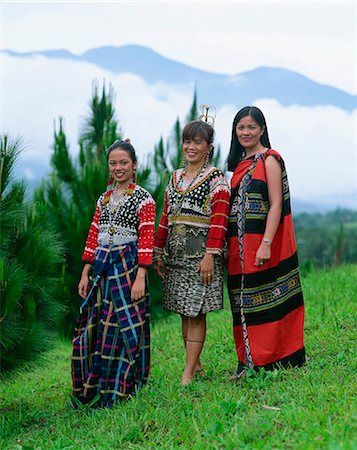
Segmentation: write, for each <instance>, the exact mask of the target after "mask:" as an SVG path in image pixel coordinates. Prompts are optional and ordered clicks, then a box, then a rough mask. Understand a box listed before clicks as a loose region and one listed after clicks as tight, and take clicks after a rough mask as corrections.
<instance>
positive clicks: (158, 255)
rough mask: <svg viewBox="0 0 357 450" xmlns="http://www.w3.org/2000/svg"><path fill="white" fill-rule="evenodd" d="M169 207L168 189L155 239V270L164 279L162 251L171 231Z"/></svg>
mask: <svg viewBox="0 0 357 450" xmlns="http://www.w3.org/2000/svg"><path fill="white" fill-rule="evenodd" d="M168 207H169V198H168V192H167V190H166V193H165V200H164V210H163V211H162V215H161V219H160V223H159V226H158V229H157V232H156V237H155V241H154V262H155V271H156V273H157V276H158V277H159V278H160V279H161V280H162V279H163V278H164V261H163V260H162V253H163V250H164V247H165V245H166V240H167V235H168V231H169V227H168V218H167V213H168Z"/></svg>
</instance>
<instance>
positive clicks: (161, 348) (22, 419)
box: [0, 266, 357, 449]
mask: <svg viewBox="0 0 357 450" xmlns="http://www.w3.org/2000/svg"><path fill="white" fill-rule="evenodd" d="M303 284H304V294H305V304H306V349H307V355H308V362H307V364H306V365H305V366H304V367H303V368H300V369H291V370H281V371H273V372H262V373H260V374H259V375H257V376H251V377H249V378H247V379H246V380H245V381H243V382H242V383H240V384H239V385H235V384H234V383H233V382H230V381H229V380H228V376H229V374H230V373H232V372H233V370H234V369H235V366H236V357H235V353H234V346H233V339H232V329H231V316H230V311H229V310H228V309H226V310H225V311H221V312H217V313H211V314H209V315H208V336H207V342H206V345H205V348H204V351H203V355H202V361H203V363H204V366H205V369H206V372H207V375H206V377H205V378H201V379H199V380H196V381H194V382H193V383H192V384H191V385H189V386H188V387H186V388H182V387H180V379H181V372H182V370H183V368H184V352H183V346H182V343H181V338H180V321H179V318H178V317H177V316H176V315H174V314H172V315H169V316H168V317H166V318H163V317H162V316H159V317H160V318H159V319H157V321H156V323H155V325H154V326H153V327H152V370H151V376H150V380H149V383H148V385H147V386H146V387H145V388H144V389H143V390H142V391H141V392H140V393H139V395H138V397H137V398H136V399H134V400H131V401H130V402H128V403H127V404H125V405H118V406H116V407H114V408H113V409H110V410H85V411H81V412H78V411H72V410H71V409H70V407H69V405H68V398H69V397H68V396H69V393H70V353H71V346H70V343H68V342H59V343H58V346H57V347H56V349H54V350H53V351H50V352H47V353H45V354H43V356H42V358H41V359H40V360H38V361H37V363H36V364H34V363H32V364H31V365H28V366H26V368H24V369H22V370H21V371H18V372H17V373H14V374H12V375H11V377H10V379H4V380H2V384H1V390H2V396H1V410H2V418H1V425H2V438H1V440H0V448H2V449H121V448H125V449H143V448H144V449H156V448H163V449H171V448H172V449H174V448H182V449H354V448H357V446H356V444H355V443H354V442H357V439H356V428H355V412H356V409H355V406H356V403H355V394H356V379H355V371H356V348H355V346H354V336H355V329H356V327H355V325H356V324H355V316H356V311H355V309H356V308H355V306H354V305H356V303H357V302H356V300H357V294H356V286H357V266H348V267H341V268H338V269H335V270H330V271H323V272H317V273H312V274H310V275H309V276H308V277H307V278H305V279H304V283H303ZM227 306H228V305H227ZM267 407H268V408H267ZM269 407H274V408H277V409H269Z"/></svg>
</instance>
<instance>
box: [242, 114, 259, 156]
mask: <svg viewBox="0 0 357 450" xmlns="http://www.w3.org/2000/svg"><path fill="white" fill-rule="evenodd" d="M263 131H264V130H263V128H262V127H261V126H260V125H259V124H258V123H257V122H256V121H255V120H254V119H253V118H252V116H250V115H248V116H245V117H243V118H242V119H241V120H240V121H239V122H238V123H237V126H236V134H237V138H238V141H239V143H240V144H241V145H242V146H243V147H244V148H245V149H246V150H247V151H249V152H254V151H255V150H258V149H259V148H260V147H261V146H262V144H261V143H260V137H261V135H262V134H263Z"/></svg>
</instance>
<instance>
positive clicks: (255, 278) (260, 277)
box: [228, 252, 298, 289]
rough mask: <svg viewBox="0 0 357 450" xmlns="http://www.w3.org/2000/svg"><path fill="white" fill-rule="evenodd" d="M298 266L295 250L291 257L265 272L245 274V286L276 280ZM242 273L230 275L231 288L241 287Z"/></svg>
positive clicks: (229, 284) (252, 286)
mask: <svg viewBox="0 0 357 450" xmlns="http://www.w3.org/2000/svg"><path fill="white" fill-rule="evenodd" d="M297 266H298V259H297V253H296V252H295V253H294V254H293V255H292V256H290V258H287V259H283V260H282V261H280V263H279V264H278V265H277V266H275V267H272V268H270V269H267V270H264V271H263V272H255V273H250V274H246V275H244V286H245V287H247V288H254V287H258V286H261V285H262V284H266V283H270V282H273V281H275V280H276V279H277V278H278V277H281V276H284V275H287V274H288V273H289V272H291V271H292V270H294V269H295V268H296V267H297ZM241 279H242V275H231V276H229V277H228V288H229V289H240V286H241Z"/></svg>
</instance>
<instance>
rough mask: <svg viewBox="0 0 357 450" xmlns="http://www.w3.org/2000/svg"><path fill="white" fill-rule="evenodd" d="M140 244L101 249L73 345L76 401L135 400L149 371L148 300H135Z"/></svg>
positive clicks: (73, 380) (73, 379)
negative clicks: (130, 397) (138, 248)
mask: <svg viewBox="0 0 357 450" xmlns="http://www.w3.org/2000/svg"><path fill="white" fill-rule="evenodd" d="M137 254H138V250H137V244H136V242H131V243H128V244H125V245H119V246H115V247H112V248H111V249H109V247H108V246H103V247H98V248H97V250H96V254H95V259H94V261H93V268H92V274H91V277H90V278H91V282H90V286H89V294H88V296H87V298H86V299H85V301H84V302H83V304H82V307H81V312H80V315H79V318H78V320H77V327H76V330H75V336H74V339H73V341H72V342H73V353H72V387H73V395H74V397H76V399H77V400H78V401H79V402H81V403H83V404H88V403H93V404H95V405H97V406H102V407H103V406H112V405H113V404H114V403H115V402H116V401H118V400H122V399H126V398H128V397H129V396H131V395H134V394H135V393H136V392H137V391H138V390H139V389H140V388H141V387H142V386H143V385H144V384H145V383H146V381H147V378H148V374H149V369H150V323H149V295H148V291H147V283H146V295H145V297H143V298H142V299H140V300H139V301H137V302H133V301H132V300H131V286H132V284H133V282H134V281H135V277H136V273H137V268H138V265H137V259H138V258H137Z"/></svg>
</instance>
